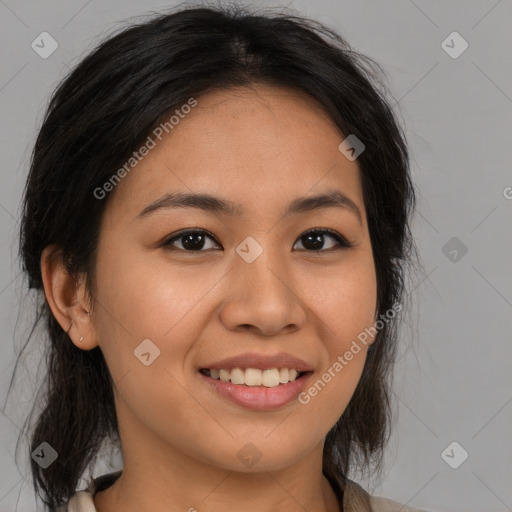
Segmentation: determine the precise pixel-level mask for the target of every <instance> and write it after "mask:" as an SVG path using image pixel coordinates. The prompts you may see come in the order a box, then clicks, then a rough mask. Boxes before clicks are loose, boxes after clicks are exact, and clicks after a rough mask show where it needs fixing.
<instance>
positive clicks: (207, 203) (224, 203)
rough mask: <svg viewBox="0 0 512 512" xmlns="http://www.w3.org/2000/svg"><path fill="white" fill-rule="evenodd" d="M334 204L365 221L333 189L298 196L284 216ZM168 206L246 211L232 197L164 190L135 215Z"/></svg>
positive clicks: (234, 214)
mask: <svg viewBox="0 0 512 512" xmlns="http://www.w3.org/2000/svg"><path fill="white" fill-rule="evenodd" d="M333 207H337V208H343V209H344V210H346V211H349V212H351V213H353V214H354V215H356V216H357V218H358V220H359V224H361V225H362V215H361V212H360V210H359V208H358V207H357V205H356V204H355V203H354V201H352V199H350V198H349V197H348V196H346V195H345V194H344V193H343V192H341V191H339V190H332V191H328V192H327V193H324V194H318V195H314V196H304V197H298V198H296V199H294V200H293V201H291V202H290V203H289V204H288V206H287V207H286V210H285V212H284V216H286V215H289V214H298V213H303V212H308V211H312V210H318V209H320V208H333ZM169 208H199V209H200V210H203V211H206V212H214V213H223V214H225V215H228V216H231V217H238V216H240V215H242V214H243V208H242V206H241V205H239V204H237V203H235V202H233V201H229V200H226V199H222V198H220V197H215V196H212V195H210V194H206V193H184V192H175V193H169V194H165V195H164V196H162V197H161V198H159V199H157V200H156V201H154V202H152V203H151V204H149V205H147V206H146V207H145V208H144V209H143V210H142V211H141V212H140V213H139V214H138V215H137V217H136V218H137V219H141V218H144V217H147V216H149V215H150V214H151V213H153V212H155V211H157V210H160V209H169Z"/></svg>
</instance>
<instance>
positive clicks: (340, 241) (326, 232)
mask: <svg viewBox="0 0 512 512" xmlns="http://www.w3.org/2000/svg"><path fill="white" fill-rule="evenodd" d="M310 233H318V234H321V235H329V236H331V237H332V238H334V239H335V240H336V241H337V242H338V244H339V246H338V247H337V248H336V247H334V248H330V249H319V250H308V249H299V250H301V251H307V252H310V253H317V254H318V253H322V252H331V251H333V250H342V249H349V248H350V247H353V244H351V243H350V242H349V241H348V240H347V239H346V238H344V237H343V236H341V235H340V234H339V233H337V232H336V231H333V230H331V229H327V228H312V229H308V230H307V231H305V232H304V233H302V234H301V235H300V236H299V238H298V239H297V241H296V242H295V243H297V242H299V241H300V239H301V238H302V237H303V236H305V235H309V234H310ZM189 234H202V235H206V236H207V237H208V238H211V239H212V240H213V241H214V242H215V243H216V244H217V245H220V243H219V242H217V240H216V239H215V237H214V236H213V235H212V234H210V233H209V232H208V231H205V230H204V229H187V230H184V231H180V232H179V233H178V234H176V235H173V236H172V237H171V238H168V239H166V240H165V241H164V242H163V243H162V244H161V247H165V248H166V249H167V250H169V251H174V250H179V251H181V252H186V253H193V254H194V253H195V254H197V253H208V252H210V251H212V250H215V249H208V250H202V249H201V250H198V251H187V250H186V249H179V248H177V247H171V245H172V243H173V242H174V241H176V240H179V239H180V238H182V237H184V236H185V235H189ZM295 243H294V244H293V245H295Z"/></svg>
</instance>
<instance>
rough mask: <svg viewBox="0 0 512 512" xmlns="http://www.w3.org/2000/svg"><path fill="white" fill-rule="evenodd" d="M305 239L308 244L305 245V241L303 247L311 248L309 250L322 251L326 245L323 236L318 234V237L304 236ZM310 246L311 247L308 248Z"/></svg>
mask: <svg viewBox="0 0 512 512" xmlns="http://www.w3.org/2000/svg"><path fill="white" fill-rule="evenodd" d="M304 238H305V240H306V243H304V241H303V242H302V245H304V247H306V248H309V249H321V248H322V246H323V245H324V242H323V239H322V238H323V234H321V233H320V234H318V235H316V236H315V235H312V234H308V235H304ZM308 245H309V247H308Z"/></svg>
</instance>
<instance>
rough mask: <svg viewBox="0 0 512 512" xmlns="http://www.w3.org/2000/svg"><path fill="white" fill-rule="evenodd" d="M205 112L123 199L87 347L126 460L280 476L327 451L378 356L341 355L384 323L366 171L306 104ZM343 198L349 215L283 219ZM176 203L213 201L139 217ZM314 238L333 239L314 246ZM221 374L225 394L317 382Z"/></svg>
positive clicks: (183, 126)
mask: <svg viewBox="0 0 512 512" xmlns="http://www.w3.org/2000/svg"><path fill="white" fill-rule="evenodd" d="M196 99H197V106H195V107H194V108H191V109H190V110H191V111H190V113H188V114H186V115H183V114H182V116H183V117H180V118H179V123H177V124H175V125H174V127H173V129H172V130H169V133H168V134H165V131H164V132H163V133H164V135H165V137H163V138H162V140H161V141H159V140H158V138H156V137H155V136H153V140H154V141H155V143H156V146H155V147H153V148H152V149H150V150H149V151H148V154H147V155H146V156H145V157H143V158H142V159H141V161H140V162H139V163H138V164H137V165H136V166H135V167H133V168H132V169H131V170H130V172H129V173H128V174H127V175H126V176H125V177H124V178H123V179H122V180H121V182H120V183H119V184H118V185H117V186H116V187H115V190H114V191H113V192H111V194H113V196H112V197H111V198H109V200H110V201H109V204H108V206H107V209H106V211H105V214H104V217H103V219H102V225H101V232H100V238H99V245H98V253H97V254H98V256H97V266H96V281H95V283H96V295H95V307H94V315H93V316H92V317H91V318H92V320H91V321H92V322H93V323H92V324H91V329H92V334H91V333H89V335H88V340H89V341H90V340H91V337H92V339H94V340H95V342H96V343H97V344H99V346H100V347H101V350H102V352H103V354H104V356H105V358H106V362H107V364H108V367H109V369H110V372H111V374H112V378H113V382H114V386H115V387H114V393H115V399H116V407H117V412H118V418H119V424H120V430H121V437H122V441H123V443H124V446H123V448H124V450H125V452H126V449H127V445H130V454H131V455H133V456H137V457H138V458H139V460H142V461H144V460H147V459H148V458H149V457H151V460H152V461H153V462H154V461H155V459H159V458H160V459H159V460H160V461H162V463H163V461H165V459H166V458H167V457H168V456H171V455H172V456H173V457H177V456H183V457H188V458H190V457H192V458H193V459H195V460H198V461H201V462H202V463H209V464H212V465H214V466H217V467H223V468H225V469H230V470H236V471H242V472H243V471H246V472H248V471H251V470H252V467H254V468H255V469H254V470H258V471H260V470H271V469H279V468H284V467H286V466H288V465H290V464H293V463H294V462H297V461H299V460H300V459H301V458H303V457H305V455H306V454H308V453H310V452H312V451H313V450H314V449H315V448H316V449H319V447H321V446H322V444H323V441H324V438H325V436H326V434H327V432H328V431H329V430H330V429H331V427H332V426H333V425H334V424H335V423H336V421H337V420H338V419H339V417H340V416H341V414H342V413H343V411H344V410H345V408H346V406H347V404H348V402H349V400H350V398H351V396H352V394H353V392H354V390H355V387H356V385H357V382H358V380H359V378H360V375H361V372H362V369H363V365H364V361H365V357H366V350H367V347H366V345H364V344H362V343H359V347H360V351H359V352H358V353H357V354H355V355H353V357H352V358H351V360H349V361H348V360H347V359H346V358H344V355H345V354H346V352H347V351H350V348H351V346H353V342H354V340H356V341H357V339H358V338H357V336H358V335H359V334H360V333H361V332H362V331H364V330H365V328H368V327H370V326H371V325H372V324H373V323H374V322H375V320H376V318H375V311H376V296H377V295H376V276H375V269H374V261H373V257H372V248H371V244H370V238H369V233H368V227H367V219H366V215H365V208H364V203H363V196H362V189H361V181H360V175H359V169H358V165H357V161H350V160H348V159H347V158H346V157H345V156H344V155H343V154H342V153H341V152H340V151H339V149H338V146H339V144H340V143H341V141H342V140H343V137H342V136H341V134H340V133H339V132H338V131H337V129H336V127H335V126H334V124H333V123H332V122H331V121H330V120H329V118H328V116H327V115H326V114H325V113H324V112H323V111H322V110H321V109H320V108H319V107H318V106H317V105H316V104H315V103H314V102H313V101H312V100H310V99H308V98H307V97H306V96H303V95H301V94H299V93H297V92H293V91H290V90H285V89H280V88H273V87H268V86H262V85H258V86H254V87H252V88H251V89H241V88H240V89H234V90H231V91H217V92H213V93H209V94H206V95H204V96H202V97H198V98H196ZM187 110H188V109H187ZM333 193H339V194H340V196H339V197H342V196H341V194H342V195H343V196H346V198H348V200H349V201H345V203H343V202H340V203H339V204H337V205H336V204H333V202H330V203H329V204H326V203H324V204H321V202H320V203H319V202H313V203H307V202H305V203H304V204H302V207H300V208H298V207H296V208H293V207H292V208H291V209H290V210H289V211H288V209H289V208H290V205H292V206H293V205H294V204H295V205H296V206H297V204H298V201H303V200H304V199H305V198H310V197H313V196H317V195H322V194H333ZM167 194H169V195H174V194H208V195H210V196H213V197H215V198H217V201H213V200H209V201H197V202H196V204H197V205H203V207H198V206H196V207H194V206H190V205H188V206H186V205H184V204H182V205H181V206H179V205H175V206H170V205H168V206H167V207H165V206H164V203H160V207H159V208H152V209H150V211H146V213H145V214H141V212H143V210H145V209H146V208H147V207H148V205H151V204H153V203H155V202H157V204H158V201H159V200H160V199H161V198H162V197H164V196H165V195H167ZM221 202H222V203H227V204H229V205H231V206H232V207H234V208H232V210H236V211H230V210H228V209H223V208H220V207H219V205H220V203H221ZM347 205H350V206H347ZM312 228H325V229H329V230H332V231H333V232H334V233H335V235H334V236H333V235H331V234H322V233H318V232H313V233H312V234H311V235H312V236H309V237H308V236H307V232H308V231H309V230H311V229H312ZM183 230H194V231H199V233H195V234H194V233H192V235H191V236H190V233H189V235H188V236H185V235H184V234H183V233H182V234H181V236H179V235H180V233H181V232H182V231H183ZM203 231H206V232H207V233H206V234H205V233H203ZM336 234H338V235H339V236H341V237H343V238H345V239H346V240H347V241H348V242H349V243H350V244H352V246H351V247H344V246H343V245H342V244H340V242H339V241H338V240H337V238H336ZM201 235H203V236H202V237H201ZM304 235H306V236H304ZM171 239H172V240H171ZM166 241H168V244H167V245H164V242H166ZM148 340H150V341H148ZM370 340H371V338H370ZM77 345H78V346H83V344H82V345H80V344H77ZM353 354H354V352H353ZM340 357H341V358H343V361H345V363H344V364H342V363H340V359H339V358H340ZM227 358H239V360H238V361H237V360H233V361H227V362H226V361H224V362H223V360H225V359H227ZM258 358H259V359H258ZM294 358H297V359H300V360H301V361H302V363H299V362H298V361H297V360H295V359H294ZM337 361H338V365H336V364H335V363H336V362H337ZM301 364H302V365H303V366H301ZM339 365H341V366H342V369H341V370H339ZM235 367H239V368H241V369H240V370H235V371H234V372H231V370H233V369H234V368H235ZM221 368H223V369H225V370H228V372H227V373H225V372H221V373H220V376H221V377H223V378H224V379H225V378H226V376H228V377H229V378H233V379H234V380H235V382H240V380H237V379H242V378H243V379H248V381H247V382H249V383H257V382H259V381H258V379H260V378H262V379H263V381H264V384H265V383H266V384H267V385H271V384H273V385H275V384H276V383H277V380H279V378H282V380H284V381H286V371H285V370H284V369H285V368H287V369H288V370H290V369H294V368H295V369H298V370H301V371H305V370H309V372H308V373H306V374H305V375H304V376H302V377H301V378H300V379H298V380H296V381H295V383H288V384H279V385H278V386H274V387H271V386H268V387H267V385H263V386H257V387H254V386H247V385H245V384H233V383H230V382H224V381H223V380H216V379H213V378H212V375H213V376H215V372H212V373H210V376H207V374H208V372H205V371H203V372H201V370H205V369H213V370H215V369H217V370H220V369H221ZM244 368H252V369H253V370H249V371H244ZM272 368H276V369H277V373H276V370H270V371H267V372H261V370H264V369H267V370H269V369H272ZM280 369H282V370H283V371H281V372H279V370H280ZM205 373H206V375H205ZM290 374H293V372H290V371H288V378H289V377H290ZM327 374H328V376H327V377H325V375H327ZM276 375H277V376H276ZM329 375H330V378H329ZM322 376H323V381H322V382H323V385H318V384H317V388H316V393H315V391H313V392H311V393H310V392H309V391H308V390H310V389H311V388H312V387H314V384H315V382H317V381H318V380H319V379H320V380H322ZM250 379H255V380H250ZM326 381H327V382H326ZM125 463H126V460H125Z"/></svg>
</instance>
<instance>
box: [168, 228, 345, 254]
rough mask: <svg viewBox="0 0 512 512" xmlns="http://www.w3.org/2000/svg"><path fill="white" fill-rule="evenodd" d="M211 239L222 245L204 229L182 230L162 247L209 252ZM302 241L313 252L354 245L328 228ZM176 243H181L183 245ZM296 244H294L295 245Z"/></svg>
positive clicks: (312, 232)
mask: <svg viewBox="0 0 512 512" xmlns="http://www.w3.org/2000/svg"><path fill="white" fill-rule="evenodd" d="M326 237H327V238H331V240H334V241H335V243H334V244H332V243H331V245H330V246H329V247H327V248H326V247H325V246H324V245H325V240H324V239H325V238H326ZM208 239H209V240H211V241H213V242H214V245H217V246H220V244H219V243H218V242H217V241H216V240H215V238H214V237H213V236H212V235H211V234H209V233H208V232H207V231H204V230H202V229H189V230H187V231H182V232H181V233H178V234H177V235H174V236H173V237H172V238H168V239H167V240H166V241H164V242H163V243H162V247H166V248H167V249H168V250H173V249H174V248H177V249H180V250H182V251H185V252H207V251H208V250H212V249H214V247H212V246H210V247H208V243H207V241H208ZM298 242H300V243H301V244H302V248H299V250H306V251H310V252H311V251H313V252H325V251H326V250H336V245H337V246H338V248H339V249H343V248H349V247H352V244H351V243H350V242H348V241H347V240H346V239H345V238H344V237H343V236H341V235H340V234H339V233H337V232H336V231H332V230H330V229H326V228H313V229H310V230H308V231H306V232H305V233H303V234H302V235H301V236H300V238H299V239H298V241H297V242H295V244H297V243H298ZM176 244H180V245H181V247H179V246H177V245H176ZM295 244H294V245H295Z"/></svg>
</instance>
